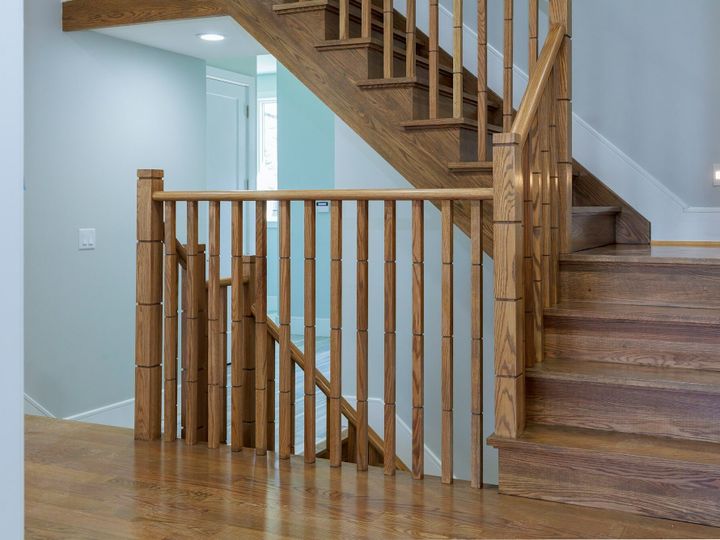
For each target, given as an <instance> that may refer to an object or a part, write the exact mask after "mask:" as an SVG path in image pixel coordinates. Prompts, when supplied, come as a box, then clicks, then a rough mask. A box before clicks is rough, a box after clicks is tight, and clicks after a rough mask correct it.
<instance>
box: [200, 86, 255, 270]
mask: <svg viewBox="0 0 720 540" xmlns="http://www.w3.org/2000/svg"><path fill="white" fill-rule="evenodd" d="M249 117H250V87H249V86H248V85H247V84H244V83H239V82H235V81H233V80H229V78H228V79H225V78H220V77H217V76H213V75H208V79H207V131H206V160H207V161H206V178H207V188H208V190H211V191H233V190H238V189H249V188H250V179H251V174H250V167H251V159H250V151H249V142H250V137H251V136H254V130H253V131H250V129H249V125H250V118H249ZM221 215H222V219H221V223H220V246H221V257H220V272H221V275H222V276H223V277H225V276H230V271H231V252H230V241H231V233H232V231H231V226H232V220H231V214H230V206H229V205H223V208H222V211H221ZM247 221H249V220H246V222H247ZM247 225H249V223H246V227H245V238H246V239H247V238H249V237H251V234H252V231H249V230H248V229H249V227H248V226H247ZM245 245H247V243H245Z"/></svg>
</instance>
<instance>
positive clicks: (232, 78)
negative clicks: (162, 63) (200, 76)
mask: <svg viewBox="0 0 720 540" xmlns="http://www.w3.org/2000/svg"><path fill="white" fill-rule="evenodd" d="M205 80H206V81H219V82H223V83H229V84H235V85H238V86H244V87H245V88H247V90H248V111H249V112H248V121H247V122H246V125H245V129H246V131H247V133H246V134H245V140H246V141H247V160H246V163H247V171H246V175H245V176H246V181H245V185H238V186H236V189H238V190H255V189H257V163H258V162H257V159H258V156H257V148H258V146H257V89H256V81H255V77H253V76H250V75H242V74H240V73H235V72H233V71H227V70H225V69H219V68H214V67H211V66H207V68H206V74H205ZM206 93H207V90H206ZM243 208H244V213H245V215H246V216H254V215H255V214H254V212H255V208H254V206H253V205H251V204H250V203H244V204H243ZM243 240H244V241H243V246H244V248H243V250H244V252H245V254H246V255H249V254H252V253H254V252H255V219H246V220H245V227H244V239H243Z"/></svg>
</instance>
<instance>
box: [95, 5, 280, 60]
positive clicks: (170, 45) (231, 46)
mask: <svg viewBox="0 0 720 540" xmlns="http://www.w3.org/2000/svg"><path fill="white" fill-rule="evenodd" d="M98 32H100V33H102V34H106V35H108V36H112V37H116V38H119V39H124V40H126V41H133V42H135V43H140V44H142V45H147V46H149V47H155V48H158V49H164V50H166V51H171V52H174V53H178V54H183V55H186V56H192V57H195V58H199V59H202V60H205V61H207V63H208V64H210V65H212V66H216V67H223V68H225V69H232V66H233V63H234V62H236V61H237V62H239V61H240V60H241V59H243V58H245V59H247V58H248V57H254V56H258V55H266V54H268V53H267V51H266V50H265V49H264V48H263V47H262V45H260V44H259V43H258V42H257V41H255V39H254V38H253V37H252V36H251V35H250V34H248V33H247V32H246V31H245V30H244V29H243V27H242V26H240V25H239V24H238V23H237V22H236V21H235V20H234V19H233V18H232V17H210V18H204V19H189V20H182V21H165V22H158V23H148V24H136V25H132V26H118V27H114V28H106V29H103V30H98ZM206 33H212V34H222V35H224V36H225V40H224V41H220V42H207V41H202V40H201V39H200V38H198V34H206ZM237 65H238V66H240V65H243V66H245V65H247V64H241V63H238V64H237Z"/></svg>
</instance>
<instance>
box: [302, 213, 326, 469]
mask: <svg viewBox="0 0 720 540" xmlns="http://www.w3.org/2000/svg"><path fill="white" fill-rule="evenodd" d="M315 226H316V214H315V201H305V351H304V352H305V435H304V438H305V463H315V439H316V434H315V431H316V428H315V422H316V419H315V365H316V358H315V355H316V353H315V350H316V349H315V318H316V312H315V298H316V294H315V287H316V274H315V253H316V230H315ZM328 412H329V411H326V414H327V413H328Z"/></svg>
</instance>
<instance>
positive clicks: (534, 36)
mask: <svg viewBox="0 0 720 540" xmlns="http://www.w3.org/2000/svg"><path fill="white" fill-rule="evenodd" d="M538 4H539V2H538V0H528V5H529V12H530V13H529V16H528V22H529V24H528V38H529V39H528V43H529V53H530V57H529V58H530V62H529V64H528V67H529V72H530V73H532V72H533V70H534V69H535V64H536V63H537V57H538V33H539V32H538V15H539V9H538V7H539V5H538Z"/></svg>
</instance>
